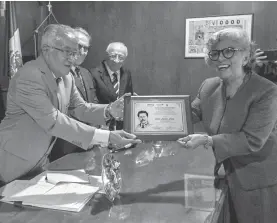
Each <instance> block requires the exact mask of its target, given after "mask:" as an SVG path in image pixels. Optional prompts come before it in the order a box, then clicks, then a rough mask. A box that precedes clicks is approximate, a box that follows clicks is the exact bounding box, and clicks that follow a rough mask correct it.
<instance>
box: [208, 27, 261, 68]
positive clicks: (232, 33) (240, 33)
mask: <svg viewBox="0 0 277 223" xmlns="http://www.w3.org/2000/svg"><path fill="white" fill-rule="evenodd" d="M224 39H230V40H233V41H236V42H238V43H239V44H241V46H242V48H243V49H245V50H246V51H248V52H249V58H248V63H247V64H246V65H245V66H244V67H243V69H244V71H245V72H246V73H248V72H250V71H252V69H253V68H254V63H255V59H254V58H253V56H254V52H255V46H256V44H255V43H254V42H252V41H251V40H250V39H249V36H248V34H247V32H246V31H245V30H243V29H240V28H226V29H222V30H220V31H217V32H215V33H213V34H212V36H211V37H210V38H209V39H208V41H207V42H206V52H205V62H206V64H208V65H211V64H212V63H213V61H212V60H211V59H210V58H209V55H208V53H209V52H210V51H211V50H212V49H213V48H214V47H215V46H216V44H218V43H219V42H220V41H222V40H224Z"/></svg>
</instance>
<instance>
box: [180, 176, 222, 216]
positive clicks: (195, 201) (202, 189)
mask: <svg viewBox="0 0 277 223" xmlns="http://www.w3.org/2000/svg"><path fill="white" fill-rule="evenodd" d="M214 180H215V176H209V175H201V174H190V173H185V174H184V191H185V208H186V209H194V210H200V211H208V212H210V211H213V210H214V209H215V206H216V200H217V195H218V193H217V189H216V188H215V187H214Z"/></svg>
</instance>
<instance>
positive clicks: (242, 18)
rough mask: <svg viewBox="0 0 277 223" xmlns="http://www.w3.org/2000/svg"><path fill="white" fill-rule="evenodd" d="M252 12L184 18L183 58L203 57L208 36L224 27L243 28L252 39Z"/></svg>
mask: <svg viewBox="0 0 277 223" xmlns="http://www.w3.org/2000/svg"><path fill="white" fill-rule="evenodd" d="M253 16H254V15H253V14H245V15H227V16H212V17H205V18H186V27H185V58H203V57H204V56H205V52H206V47H205V43H206V42H207V40H208V39H209V37H210V36H211V35H212V34H213V33H215V32H217V31H219V30H221V29H224V28H229V27H237V28H242V29H244V30H245V31H246V32H247V33H248V34H249V37H250V39H251V40H252V30H253Z"/></svg>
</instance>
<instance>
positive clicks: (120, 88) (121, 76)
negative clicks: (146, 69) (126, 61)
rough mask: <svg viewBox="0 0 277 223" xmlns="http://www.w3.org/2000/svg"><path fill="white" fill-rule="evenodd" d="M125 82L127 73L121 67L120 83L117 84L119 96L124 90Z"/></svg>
mask: <svg viewBox="0 0 277 223" xmlns="http://www.w3.org/2000/svg"><path fill="white" fill-rule="evenodd" d="M126 82H127V75H126V73H125V71H124V69H123V68H121V69H120V85H119V97H121V96H122V95H123V94H124V92H125V87H126Z"/></svg>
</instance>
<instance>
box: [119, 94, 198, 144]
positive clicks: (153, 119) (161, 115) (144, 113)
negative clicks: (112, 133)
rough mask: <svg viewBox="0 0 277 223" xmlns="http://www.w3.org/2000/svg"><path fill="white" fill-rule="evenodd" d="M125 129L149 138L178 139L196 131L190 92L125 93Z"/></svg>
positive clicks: (141, 137) (159, 139)
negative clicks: (194, 129)
mask: <svg viewBox="0 0 277 223" xmlns="http://www.w3.org/2000/svg"><path fill="white" fill-rule="evenodd" d="M124 130H125V131H127V132H130V133H132V134H135V135H136V136H137V138H139V139H141V140H146V141H175V140H177V139H179V138H181V137H184V136H186V135H188V134H191V133H193V124H192V119H191V105H190V96H189V95H167V96H163V95H160V96H157V95H155V96H129V97H125V98H124Z"/></svg>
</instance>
